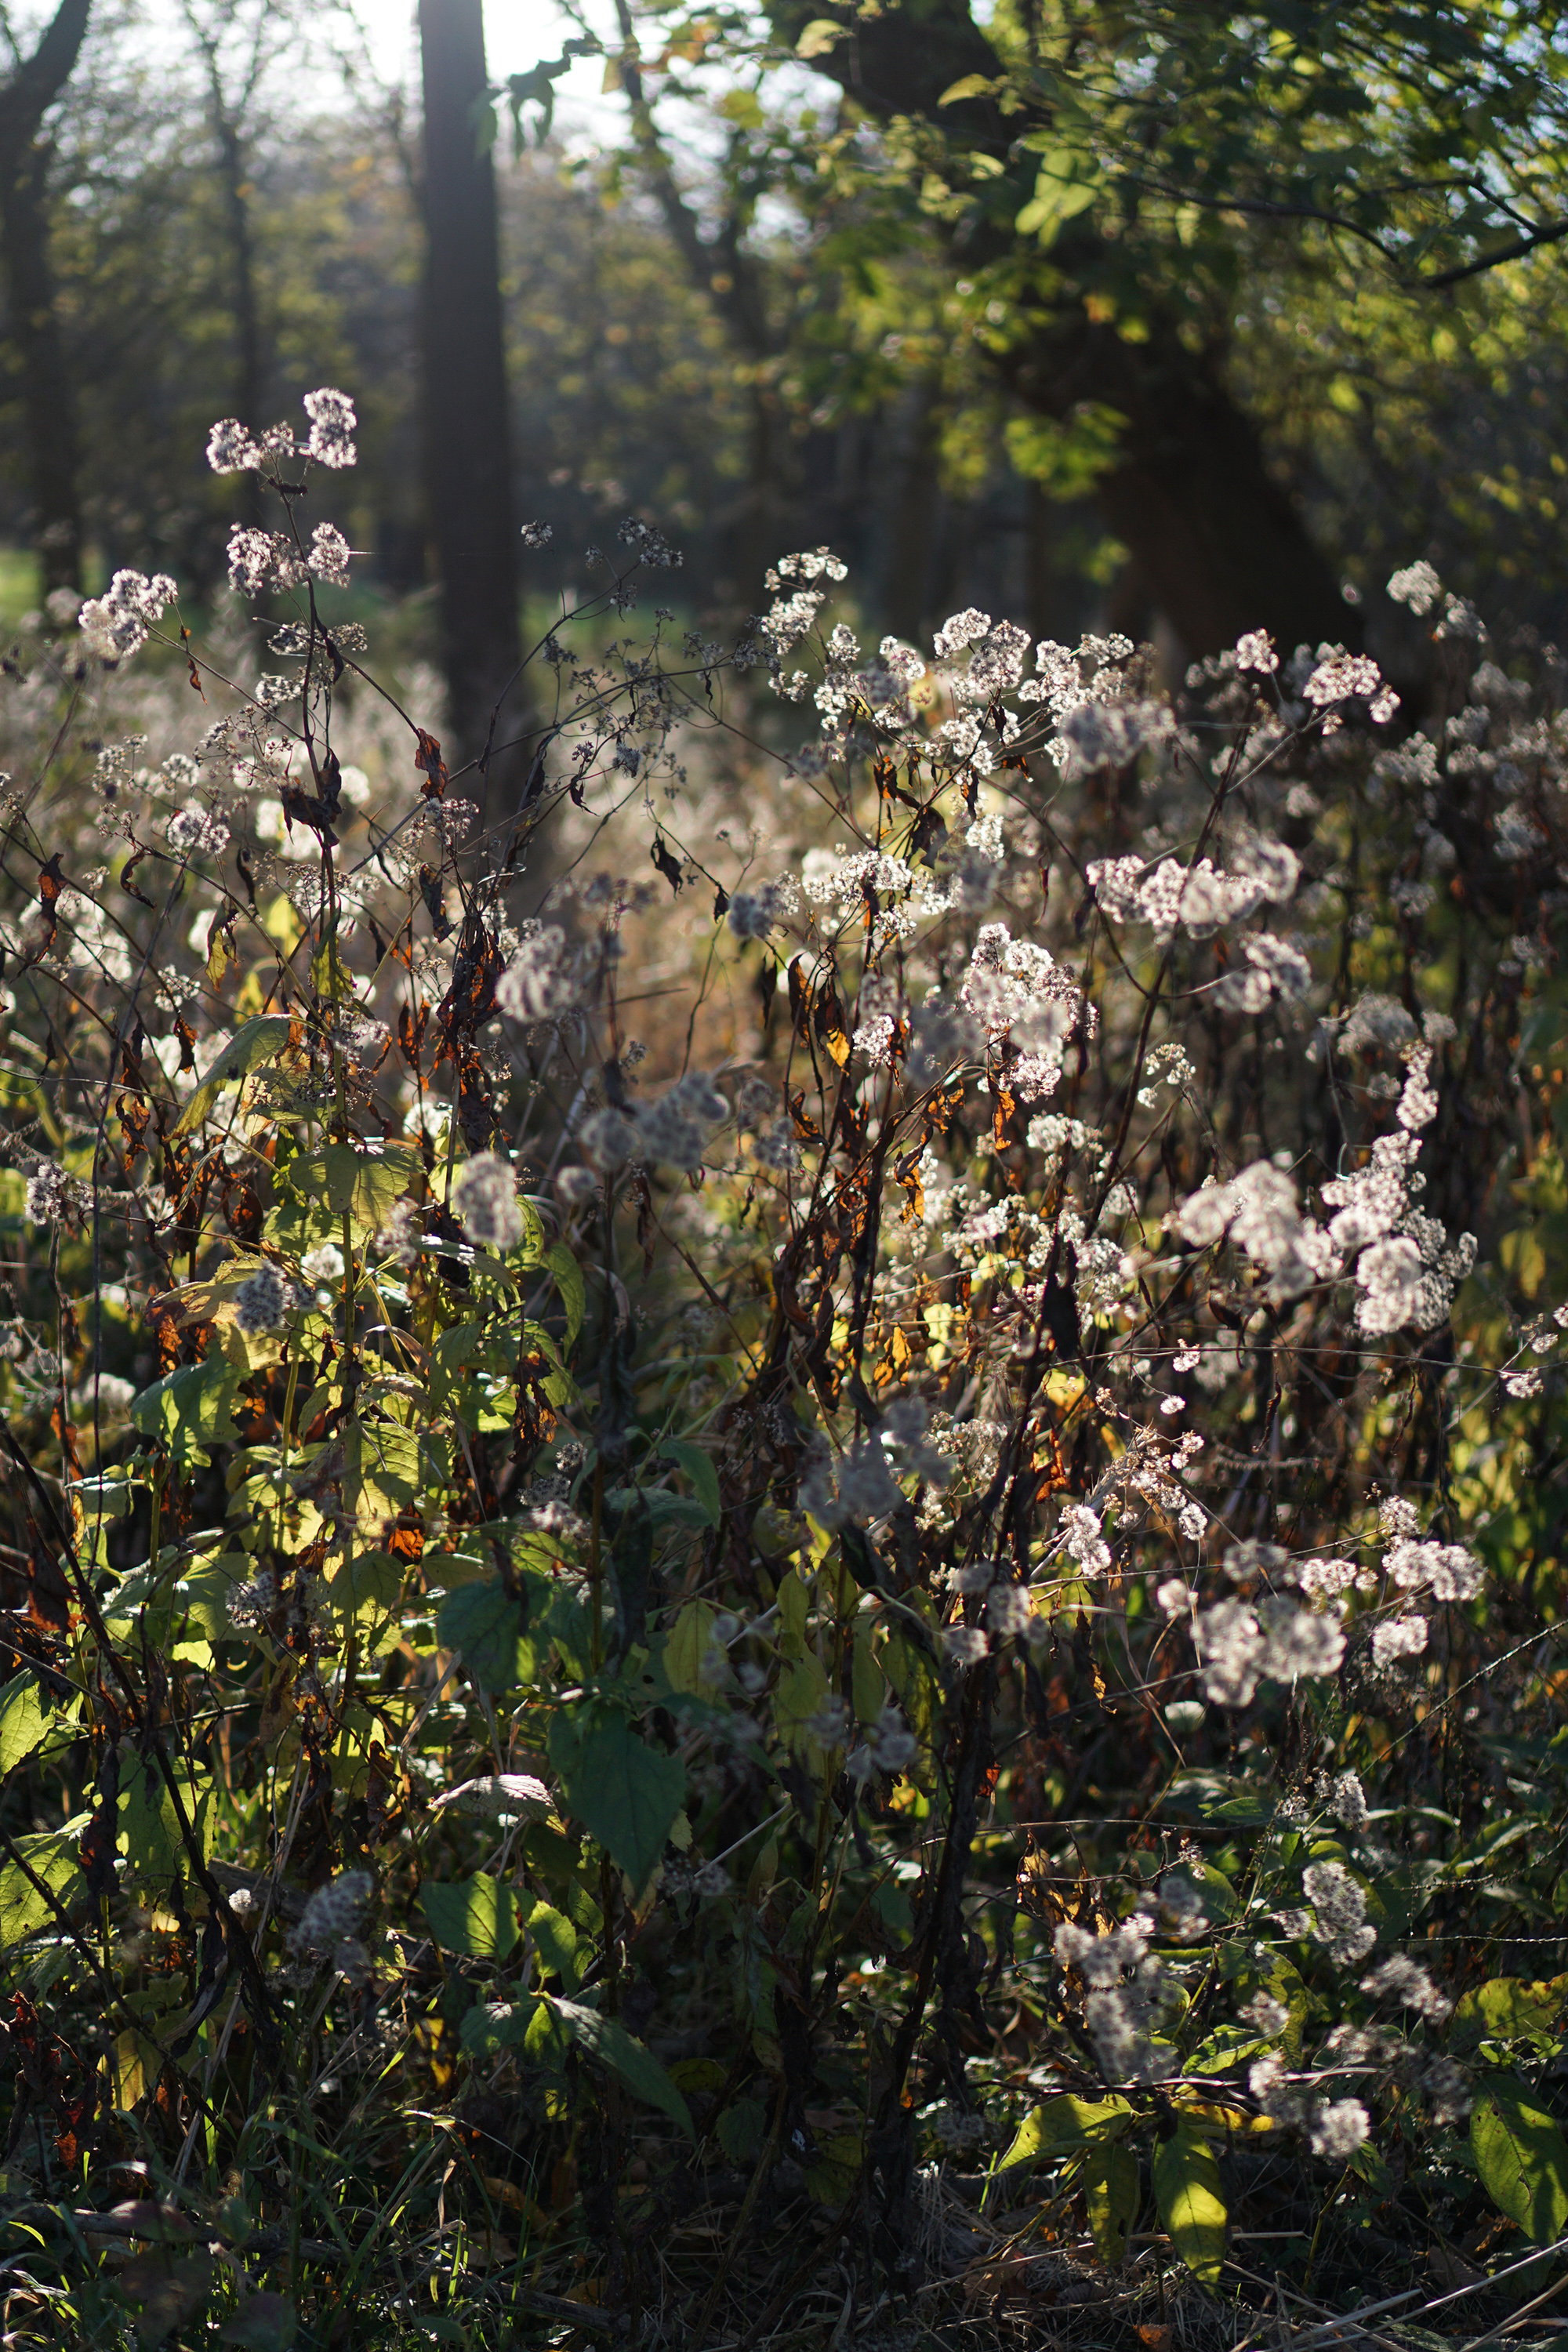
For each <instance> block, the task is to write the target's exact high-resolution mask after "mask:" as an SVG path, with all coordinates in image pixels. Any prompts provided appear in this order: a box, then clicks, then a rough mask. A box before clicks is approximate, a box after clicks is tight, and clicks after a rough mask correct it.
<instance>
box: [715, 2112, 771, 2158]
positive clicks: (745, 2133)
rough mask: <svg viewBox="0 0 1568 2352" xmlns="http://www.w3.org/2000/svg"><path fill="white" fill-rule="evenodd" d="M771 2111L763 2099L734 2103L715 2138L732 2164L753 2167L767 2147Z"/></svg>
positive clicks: (720, 2123) (723, 2117) (719, 2124)
mask: <svg viewBox="0 0 1568 2352" xmlns="http://www.w3.org/2000/svg"><path fill="white" fill-rule="evenodd" d="M767 2127H768V2111H767V2107H766V2105H764V2103H763V2101H762V2100H761V2099H734V2100H731V2104H730V2105H728V2106H727V2107H726V2108H725V2110H724V2112H723V2114H722V2115H721V2116H720V2118H719V2121H718V2125H717V2126H716V2127H715V2137H716V2138H717V2139H718V2142H719V2145H720V2147H721V2148H722V2149H723V2151H724V2153H725V2155H726V2156H727V2157H728V2158H729V2159H730V2161H731V2164H750V2163H751V2161H752V2158H753V2157H754V2156H755V2155H756V2152H757V2150H758V2148H759V2147H761V2146H762V2144H763V2132H764V2131H766V2129H767Z"/></svg>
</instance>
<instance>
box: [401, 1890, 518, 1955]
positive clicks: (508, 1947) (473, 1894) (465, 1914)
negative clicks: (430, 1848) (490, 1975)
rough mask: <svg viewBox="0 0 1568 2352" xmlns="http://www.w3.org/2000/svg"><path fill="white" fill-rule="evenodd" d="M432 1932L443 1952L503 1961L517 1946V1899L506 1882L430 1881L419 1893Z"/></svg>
mask: <svg viewBox="0 0 1568 2352" xmlns="http://www.w3.org/2000/svg"><path fill="white" fill-rule="evenodd" d="M419 1900H420V1902H421V1904H422V1905H423V1906H424V1909H425V1916H426V1919H428V1920H429V1922H430V1933H431V1934H432V1935H433V1936H434V1937H435V1938H436V1941H437V1943H438V1944H439V1945H440V1947H441V1949H442V1950H443V1951H444V1952H463V1953H466V1954H467V1955H468V1958H470V1959H475V1960H504V1959H505V1958H507V1955H508V1954H509V1953H510V1951H512V1950H513V1949H514V1948H515V1946H516V1944H517V1936H518V1927H517V1896H516V1895H515V1894H514V1893H513V1891H512V1889H511V1888H510V1886H509V1885H507V1883H506V1881H505V1880H504V1879H500V1878H485V1877H482V1876H481V1877H479V1878H458V1879H454V1880H452V1881H450V1882H448V1883H443V1882H441V1881H440V1880H437V1879H430V1878H427V1879H426V1882H425V1884H424V1885H423V1886H422V1887H421V1888H420V1890H419Z"/></svg>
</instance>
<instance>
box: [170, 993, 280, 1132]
mask: <svg viewBox="0 0 1568 2352" xmlns="http://www.w3.org/2000/svg"><path fill="white" fill-rule="evenodd" d="M292 1027H293V1024H292V1022H291V1021H290V1020H289V1018H288V1016H287V1015H286V1014H284V1013H262V1014H261V1015H260V1017H259V1018H258V1020H255V1021H247V1022H244V1023H242V1024H241V1025H240V1027H239V1028H237V1030H236V1031H235V1033H234V1035H233V1036H232V1037H231V1038H230V1039H229V1042H228V1044H227V1045H226V1046H225V1047H224V1050H223V1052H222V1053H221V1054H219V1055H218V1056H217V1058H216V1061H215V1062H214V1063H213V1064H212V1065H211V1066H210V1067H209V1069H208V1071H207V1074H206V1076H205V1078H204V1079H203V1080H202V1082H201V1084H200V1085H199V1086H198V1087H197V1088H196V1090H195V1094H194V1095H193V1096H192V1097H191V1098H190V1101H189V1102H188V1103H187V1104H186V1105H185V1108H184V1110H183V1111H182V1112H181V1113H180V1116H179V1118H177V1119H176V1120H175V1122H174V1130H173V1131H174V1136H175V1137H179V1136H182V1135H189V1134H191V1133H192V1131H193V1130H194V1129H196V1128H198V1127H200V1125H201V1124H202V1121H203V1120H204V1119H205V1118H210V1117H211V1116H212V1111H213V1107H214V1105H215V1104H216V1101H217V1098H218V1097H219V1095H220V1094H222V1092H223V1090H224V1088H225V1087H227V1086H233V1085H234V1084H235V1082H236V1080H237V1079H239V1078H247V1077H248V1076H250V1073H251V1072H252V1070H254V1069H258V1068H259V1066H260V1065H261V1064H262V1063H263V1062H271V1061H275V1060H276V1059H277V1057H278V1055H279V1054H280V1053H282V1051H283V1049H284V1047H285V1046H286V1045H288V1043H289V1032H290V1030H291V1029H292Z"/></svg>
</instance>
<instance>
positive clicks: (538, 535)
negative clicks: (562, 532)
mask: <svg viewBox="0 0 1568 2352" xmlns="http://www.w3.org/2000/svg"><path fill="white" fill-rule="evenodd" d="M554 536H555V532H554V530H553V529H552V526H551V525H550V524H549V523H547V522H525V523H524V524H523V526H522V530H521V540H522V543H523V545H524V547H527V548H538V547H548V546H549V544H550V542H551V541H552V539H553V538H554Z"/></svg>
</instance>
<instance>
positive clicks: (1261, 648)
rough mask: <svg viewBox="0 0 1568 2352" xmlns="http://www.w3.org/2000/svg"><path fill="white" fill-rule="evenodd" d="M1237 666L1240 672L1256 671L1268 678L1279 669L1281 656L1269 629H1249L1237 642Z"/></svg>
mask: <svg viewBox="0 0 1568 2352" xmlns="http://www.w3.org/2000/svg"><path fill="white" fill-rule="evenodd" d="M1236 666H1237V669H1240V670H1256V671H1258V673H1259V674H1260V675H1261V676H1262V677H1268V674H1269V673H1270V671H1272V670H1277V669H1278V668H1279V655H1278V654H1277V653H1276V652H1275V650H1274V646H1273V641H1272V639H1271V638H1270V636H1269V635H1268V630H1267V629H1249V630H1247V634H1246V635H1244V636H1240V637H1237V641H1236Z"/></svg>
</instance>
